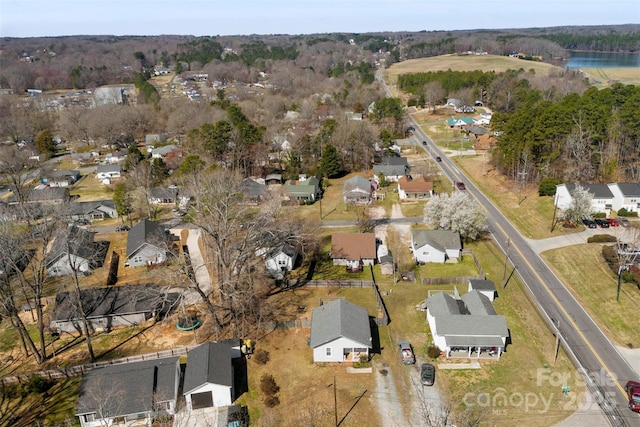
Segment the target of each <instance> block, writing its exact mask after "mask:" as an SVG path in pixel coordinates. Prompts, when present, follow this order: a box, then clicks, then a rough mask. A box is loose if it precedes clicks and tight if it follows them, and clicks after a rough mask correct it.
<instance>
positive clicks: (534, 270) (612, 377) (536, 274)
mask: <svg viewBox="0 0 640 427" xmlns="http://www.w3.org/2000/svg"><path fill="white" fill-rule="evenodd" d="M496 227H498V228H500V230H501V231H502V234H503V235H504V236H508V234H507V232H506V231H504V228H502V226H501V225H500V224H498V223H497V222H496ZM511 246H512V247H513V248H515V250H516V251H517V252H518V253H519V254H520V257H521V258H522V260H523V261H524V262H525V263H526V264H527V265H528V266H529V270H531V272H532V273H533V275H534V276H535V277H537V278H538V281H539V282H540V283H541V284H542V286H543V287H544V289H545V290H546V291H547V293H548V294H549V296H550V297H551V299H552V300H553V302H555V303H556V306H557V307H558V309H559V310H560V311H561V312H562V313H563V314H564V315H565V317H566V319H567V321H568V323H570V324H571V325H572V326H573V329H575V331H576V332H577V333H578V335H579V336H580V338H582V341H584V343H585V345H586V346H587V347H588V348H589V350H591V353H592V354H593V356H594V357H595V358H596V359H597V360H598V362H600V365H602V367H603V368H604V370H605V371H606V372H607V374H608V375H609V378H611V379H612V380H613V381H614V382H615V383H616V385H617V386H618V389H619V390H620V391H621V392H622V394H623V395H625V396H626V394H625V389H624V387H622V386H621V385H620V382H619V381H618V378H617V376H616V375H613V374H612V372H611V370H610V369H609V367H608V366H607V364H606V363H604V361H603V360H602V359H601V358H600V356H599V355H598V353H596V351H595V349H594V348H593V346H591V343H589V341H588V340H587V337H585V336H584V334H583V333H582V331H581V330H580V328H578V325H577V324H576V322H575V321H574V319H573V316H571V315H569V313H568V312H567V311H566V310H565V308H564V306H563V305H562V304H560V301H558V298H556V296H555V295H554V294H553V292H551V289H549V287H548V286H547V284H546V283H545V281H544V280H542V277H540V275H539V274H538V271H537V270H536V269H534V268H533V266H532V265H531V263H529V260H528V259H527V257H525V256H524V254H523V253H522V251H520V248H519V247H518V245H514V244H513V242H512V245H511ZM545 264H546V263H545ZM521 278H522V277H521ZM561 283H562V282H561ZM563 286H564V284H563ZM567 292H569V291H568V290H567ZM569 293H570V292H569ZM572 297H573V296H572ZM534 298H535V297H534ZM583 310H584V308H583ZM585 313H586V310H585ZM587 316H588V314H587ZM596 326H597V325H596ZM605 338H607V339H608V337H607V336H606V335H605Z"/></svg>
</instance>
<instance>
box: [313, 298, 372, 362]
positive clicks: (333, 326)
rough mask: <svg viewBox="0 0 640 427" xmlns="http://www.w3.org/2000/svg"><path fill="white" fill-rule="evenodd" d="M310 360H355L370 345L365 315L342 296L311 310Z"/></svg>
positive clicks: (367, 318)
mask: <svg viewBox="0 0 640 427" xmlns="http://www.w3.org/2000/svg"><path fill="white" fill-rule="evenodd" d="M309 346H310V347H311V348H313V361H314V362H359V361H360V358H361V357H366V358H368V357H369V350H370V349H371V348H372V338H371V326H370V323H369V314H368V313H367V310H365V309H364V308H362V307H360V306H357V305H355V304H351V303H350V302H347V301H345V300H343V299H337V300H333V301H331V302H327V303H324V304H322V305H321V306H320V307H317V308H316V309H315V310H313V313H312V317H311V338H310V339H309Z"/></svg>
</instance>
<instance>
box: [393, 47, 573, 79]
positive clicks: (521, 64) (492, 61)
mask: <svg viewBox="0 0 640 427" xmlns="http://www.w3.org/2000/svg"><path fill="white" fill-rule="evenodd" d="M520 68H522V69H524V70H526V71H529V70H534V72H535V73H536V74H539V75H543V76H546V75H549V72H550V71H552V70H557V71H563V70H564V69H563V68H562V67H557V66H555V65H551V64H547V63H544V62H538V61H526V60H524V59H518V58H511V57H509V56H499V55H456V54H451V55H440V56H434V57H430V58H419V59H409V60H407V61H402V62H398V63H396V64H393V65H392V66H391V67H389V68H387V69H386V70H385V71H384V73H385V74H384V77H385V81H387V82H388V83H390V84H392V85H395V84H396V82H397V81H398V76H399V75H401V74H410V73H424V72H428V71H447V70H449V69H451V70H455V71H474V70H482V71H496V72H501V71H507V70H519V69H520Z"/></svg>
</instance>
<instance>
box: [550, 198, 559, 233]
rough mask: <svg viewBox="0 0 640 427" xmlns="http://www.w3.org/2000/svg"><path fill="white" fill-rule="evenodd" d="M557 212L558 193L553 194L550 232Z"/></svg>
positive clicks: (553, 226) (554, 223)
mask: <svg viewBox="0 0 640 427" xmlns="http://www.w3.org/2000/svg"><path fill="white" fill-rule="evenodd" d="M557 214H558V193H557V192H556V194H554V196H553V218H552V219H551V233H553V229H554V228H556V215H557Z"/></svg>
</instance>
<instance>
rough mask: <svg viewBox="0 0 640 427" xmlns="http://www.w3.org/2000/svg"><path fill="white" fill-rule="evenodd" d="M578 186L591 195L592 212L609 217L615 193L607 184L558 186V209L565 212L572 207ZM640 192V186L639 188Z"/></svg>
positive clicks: (556, 196)
mask: <svg viewBox="0 0 640 427" xmlns="http://www.w3.org/2000/svg"><path fill="white" fill-rule="evenodd" d="M576 185H580V186H581V187H582V188H584V189H585V190H587V191H588V192H589V193H591V196H592V199H591V210H592V211H593V212H594V213H595V212H601V213H604V214H606V215H607V216H609V214H611V209H612V208H613V202H614V193H613V191H612V188H611V186H610V185H606V184H558V185H556V195H555V198H554V202H555V205H556V207H557V208H558V209H560V210H564V209H568V208H569V207H570V206H571V203H572V200H573V192H574V191H575V188H576ZM638 189H639V190H640V186H639V187H638ZM639 197H640V196H639Z"/></svg>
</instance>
